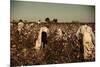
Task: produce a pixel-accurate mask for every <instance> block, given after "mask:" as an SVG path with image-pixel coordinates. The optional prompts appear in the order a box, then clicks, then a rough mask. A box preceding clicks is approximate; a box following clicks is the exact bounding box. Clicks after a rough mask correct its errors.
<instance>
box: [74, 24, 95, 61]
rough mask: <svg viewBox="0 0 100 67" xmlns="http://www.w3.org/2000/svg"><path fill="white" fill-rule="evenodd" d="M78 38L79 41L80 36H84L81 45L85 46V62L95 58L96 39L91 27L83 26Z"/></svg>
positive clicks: (78, 32) (79, 30)
mask: <svg viewBox="0 0 100 67" xmlns="http://www.w3.org/2000/svg"><path fill="white" fill-rule="evenodd" d="M76 36H77V38H78V39H80V36H82V37H81V38H82V41H81V42H82V43H81V45H83V50H84V52H83V56H84V59H85V60H91V59H93V58H95V57H94V49H95V46H94V42H95V37H94V33H93V31H92V28H91V27H90V26H87V25H83V26H81V27H80V28H79V29H78V31H77V33H76Z"/></svg>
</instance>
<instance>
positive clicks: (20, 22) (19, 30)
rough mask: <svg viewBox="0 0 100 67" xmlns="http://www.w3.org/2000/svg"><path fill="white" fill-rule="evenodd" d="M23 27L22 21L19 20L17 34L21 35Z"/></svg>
mask: <svg viewBox="0 0 100 67" xmlns="http://www.w3.org/2000/svg"><path fill="white" fill-rule="evenodd" d="M23 27H24V23H23V21H22V20H19V23H18V29H17V30H18V32H19V34H21V31H22V30H23Z"/></svg>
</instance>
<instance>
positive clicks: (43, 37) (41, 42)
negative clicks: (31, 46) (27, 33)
mask: <svg viewBox="0 0 100 67" xmlns="http://www.w3.org/2000/svg"><path fill="white" fill-rule="evenodd" d="M48 32H49V30H48V28H47V27H41V28H40V31H39V35H38V38H37V40H36V45H35V49H37V50H40V48H41V47H43V48H45V45H47V37H48Z"/></svg>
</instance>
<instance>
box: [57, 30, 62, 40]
mask: <svg viewBox="0 0 100 67" xmlns="http://www.w3.org/2000/svg"><path fill="white" fill-rule="evenodd" d="M62 35H63V33H62V30H61V29H60V28H59V29H57V31H56V40H59V39H61V38H62Z"/></svg>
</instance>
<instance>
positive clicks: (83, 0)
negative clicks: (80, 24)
mask: <svg viewBox="0 0 100 67" xmlns="http://www.w3.org/2000/svg"><path fill="white" fill-rule="evenodd" d="M20 1H22V0H20ZM23 1H26V0H23ZM27 1H37V2H52V3H70V4H84V5H96V61H95V62H85V63H66V64H52V65H37V66H35V67H61V66H62V67H66V66H68V67H73V66H74V67H75V66H77V67H80V66H81V67H98V65H99V62H100V45H99V43H100V42H99V40H100V39H99V37H100V31H99V28H100V25H99V24H100V23H99V22H100V20H99V15H100V14H99V12H100V9H99V6H100V5H99V3H100V2H99V0H27ZM96 1H98V2H96ZM0 67H10V0H0ZM27 67H28V66H27ZM29 67H32V66H29Z"/></svg>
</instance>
